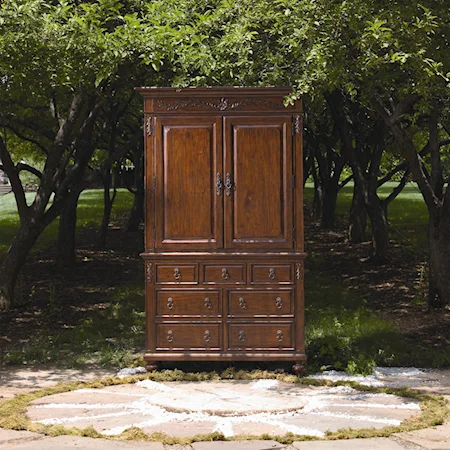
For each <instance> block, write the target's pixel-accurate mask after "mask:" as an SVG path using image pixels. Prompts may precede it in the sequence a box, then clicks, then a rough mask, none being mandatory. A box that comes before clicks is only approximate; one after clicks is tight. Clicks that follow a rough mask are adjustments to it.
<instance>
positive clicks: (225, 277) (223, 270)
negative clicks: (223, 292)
mask: <svg viewBox="0 0 450 450" xmlns="http://www.w3.org/2000/svg"><path fill="white" fill-rule="evenodd" d="M222 278H223V279H224V280H228V278H230V275H229V274H228V272H227V269H226V268H225V267H224V268H223V269H222Z"/></svg>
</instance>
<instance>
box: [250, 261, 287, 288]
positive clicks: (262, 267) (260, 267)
mask: <svg viewBox="0 0 450 450" xmlns="http://www.w3.org/2000/svg"><path fill="white" fill-rule="evenodd" d="M293 280H294V274H293V266H292V264H252V283H254V284H256V283H274V284H278V283H284V284H286V283H293Z"/></svg>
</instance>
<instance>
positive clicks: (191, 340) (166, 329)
mask: <svg viewBox="0 0 450 450" xmlns="http://www.w3.org/2000/svg"><path fill="white" fill-rule="evenodd" d="M156 327H157V328H156V347H157V350H190V349H197V350H210V349H215V350H219V349H220V341H221V339H220V336H221V326H220V324H218V323H213V324H211V323H189V324H182V323H181V324H180V323H173V324H167V323H164V324H157V325H156Z"/></svg>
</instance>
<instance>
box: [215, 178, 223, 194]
mask: <svg viewBox="0 0 450 450" xmlns="http://www.w3.org/2000/svg"><path fill="white" fill-rule="evenodd" d="M222 187H223V185H222V176H221V175H220V173H219V172H217V176H216V192H217V195H222Z"/></svg>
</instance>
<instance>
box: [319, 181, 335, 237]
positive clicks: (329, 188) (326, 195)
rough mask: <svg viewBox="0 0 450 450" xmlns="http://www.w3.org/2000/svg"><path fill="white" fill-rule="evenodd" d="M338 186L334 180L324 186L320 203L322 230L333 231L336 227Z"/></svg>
mask: <svg viewBox="0 0 450 450" xmlns="http://www.w3.org/2000/svg"><path fill="white" fill-rule="evenodd" d="M338 192H339V186H338V185H337V182H336V180H335V179H333V178H332V179H329V180H328V182H326V183H325V184H324V189H323V202H322V220H321V224H322V228H326V229H333V228H334V227H335V225H336V205H337V196H338Z"/></svg>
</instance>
